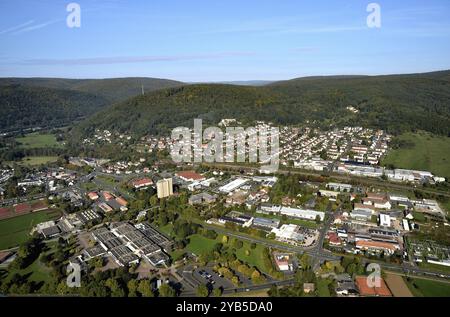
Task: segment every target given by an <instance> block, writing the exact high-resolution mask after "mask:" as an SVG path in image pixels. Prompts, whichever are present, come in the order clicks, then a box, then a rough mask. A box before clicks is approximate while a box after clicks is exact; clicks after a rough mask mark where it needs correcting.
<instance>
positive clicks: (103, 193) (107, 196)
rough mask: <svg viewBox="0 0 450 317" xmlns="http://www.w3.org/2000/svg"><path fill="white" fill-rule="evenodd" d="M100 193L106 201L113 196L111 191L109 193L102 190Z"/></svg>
mask: <svg viewBox="0 0 450 317" xmlns="http://www.w3.org/2000/svg"><path fill="white" fill-rule="evenodd" d="M102 195H103V199H105V200H106V201H108V200H111V199H113V198H114V196H113V195H111V193H109V192H102Z"/></svg>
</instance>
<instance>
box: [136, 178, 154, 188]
mask: <svg viewBox="0 0 450 317" xmlns="http://www.w3.org/2000/svg"><path fill="white" fill-rule="evenodd" d="M131 185H133V187H134V188H135V189H140V188H144V187H148V186H150V185H153V181H152V180H151V179H150V178H139V179H134V180H132V181H131Z"/></svg>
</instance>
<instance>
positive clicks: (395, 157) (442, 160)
mask: <svg viewBox="0 0 450 317" xmlns="http://www.w3.org/2000/svg"><path fill="white" fill-rule="evenodd" d="M397 139H398V140H399V141H401V142H403V144H404V146H400V148H399V149H393V150H391V151H389V153H388V155H387V156H386V158H385V159H384V160H383V162H382V163H383V165H388V164H392V165H394V166H395V167H396V168H407V169H415V170H425V171H430V172H432V173H433V174H435V175H437V176H441V177H449V178H450V138H449V137H444V136H435V135H432V134H429V133H425V132H418V133H404V134H402V135H400V136H399V137H398V138H397Z"/></svg>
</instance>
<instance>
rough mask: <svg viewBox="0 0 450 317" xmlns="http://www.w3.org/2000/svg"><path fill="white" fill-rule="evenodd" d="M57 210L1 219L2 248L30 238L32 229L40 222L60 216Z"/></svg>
mask: <svg viewBox="0 0 450 317" xmlns="http://www.w3.org/2000/svg"><path fill="white" fill-rule="evenodd" d="M59 216H60V212H59V211H57V210H46V211H39V212H34V213H30V214H26V215H23V216H17V217H14V218H9V219H5V220H1V221H0V250H3V249H7V248H10V247H14V246H17V245H19V244H21V243H23V242H25V241H26V240H27V239H28V238H29V233H30V230H31V229H32V228H33V227H34V226H35V225H36V224H38V223H40V222H44V221H48V220H52V219H55V218H58V217H59Z"/></svg>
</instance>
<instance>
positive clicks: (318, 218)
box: [316, 215, 321, 224]
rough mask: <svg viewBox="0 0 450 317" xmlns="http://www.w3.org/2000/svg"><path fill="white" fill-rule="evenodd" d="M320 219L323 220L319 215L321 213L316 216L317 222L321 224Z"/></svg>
mask: <svg viewBox="0 0 450 317" xmlns="http://www.w3.org/2000/svg"><path fill="white" fill-rule="evenodd" d="M320 221H321V220H320V216H319V215H317V216H316V223H317V224H319V223H320Z"/></svg>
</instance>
